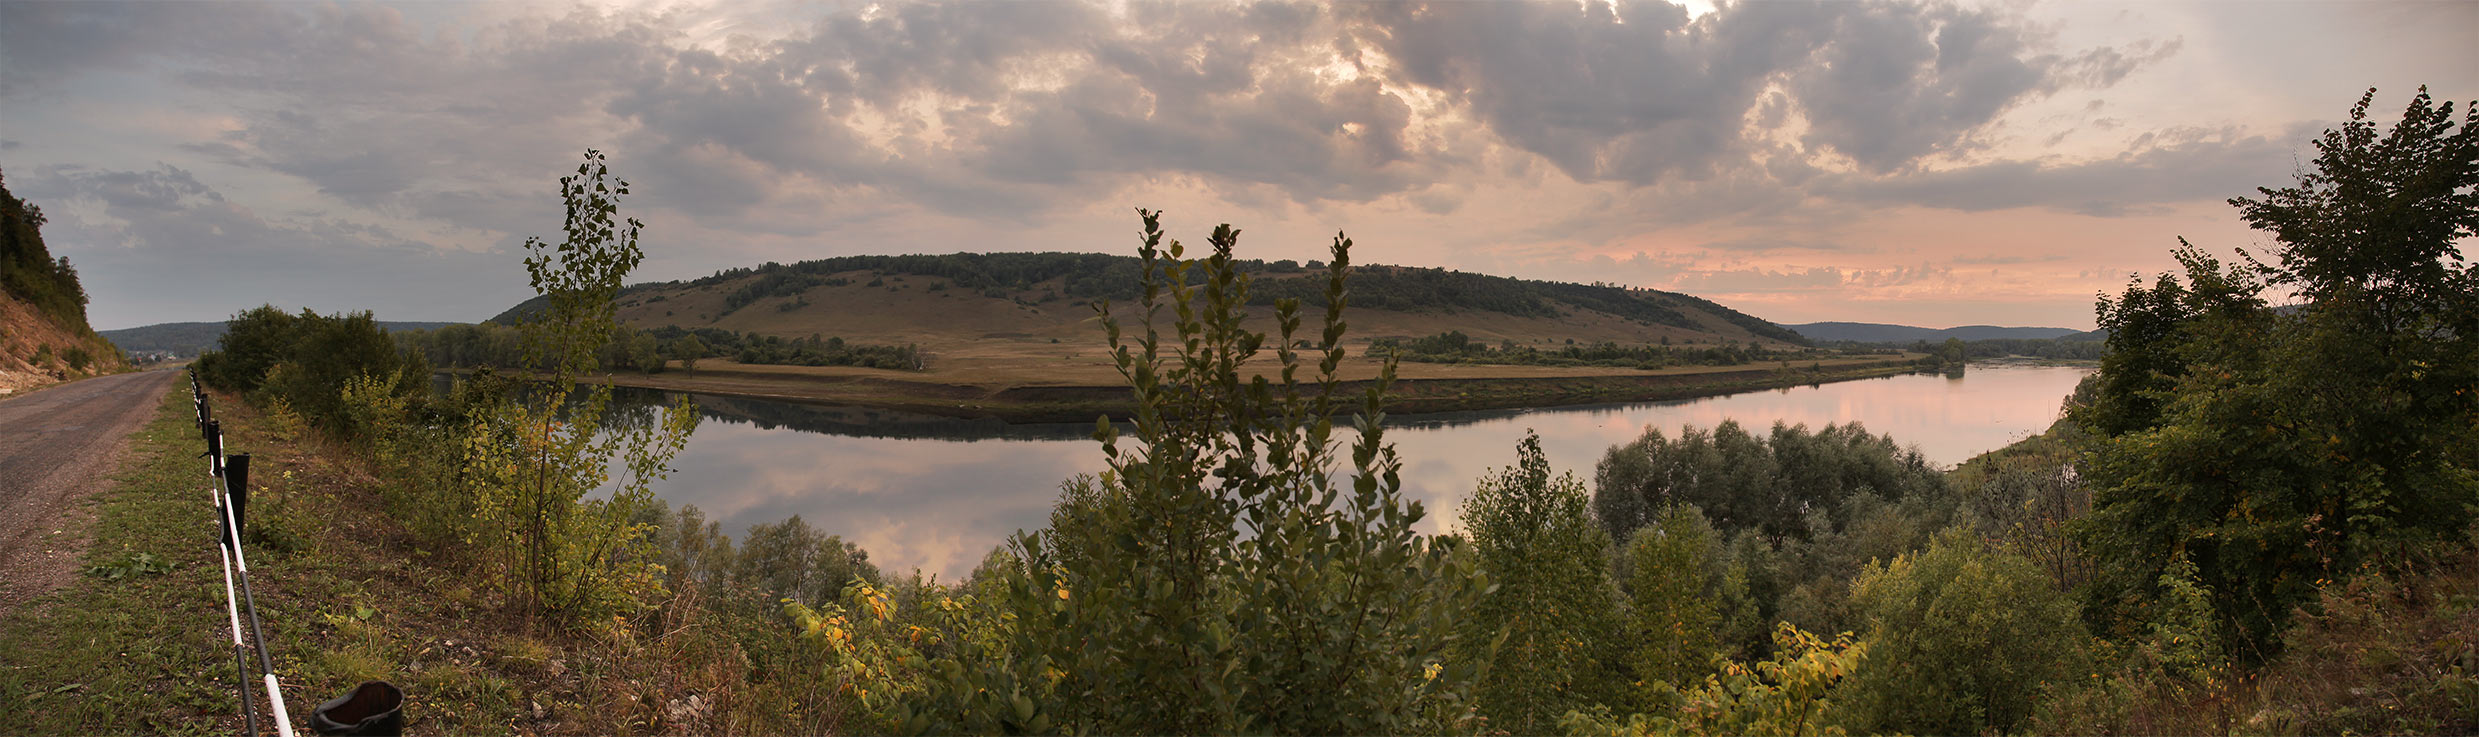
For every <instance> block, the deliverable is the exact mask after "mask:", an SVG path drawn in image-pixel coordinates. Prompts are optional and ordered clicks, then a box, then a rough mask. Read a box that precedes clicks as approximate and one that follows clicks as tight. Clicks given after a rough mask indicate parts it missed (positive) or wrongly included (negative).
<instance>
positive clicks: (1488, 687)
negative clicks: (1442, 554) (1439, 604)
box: [1459, 433, 1701, 734]
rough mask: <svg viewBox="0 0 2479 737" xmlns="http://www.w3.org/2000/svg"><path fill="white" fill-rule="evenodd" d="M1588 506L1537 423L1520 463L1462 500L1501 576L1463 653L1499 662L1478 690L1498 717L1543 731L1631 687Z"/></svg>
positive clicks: (1479, 549) (1473, 533)
mask: <svg viewBox="0 0 2479 737" xmlns="http://www.w3.org/2000/svg"><path fill="white" fill-rule="evenodd" d="M1589 506H1590V502H1589V499H1588V497H1587V496H1586V494H1585V492H1584V482H1583V481H1582V480H1579V479H1577V478H1575V476H1574V474H1563V475H1559V476H1556V477H1552V476H1551V475H1550V469H1549V461H1548V459H1547V458H1545V457H1543V456H1542V454H1541V438H1540V436H1539V435H1536V434H1530V433H1527V434H1526V435H1525V436H1524V439H1523V441H1522V442H1521V443H1520V444H1519V445H1518V446H1517V447H1516V465H1515V466H1513V467H1510V468H1507V469H1504V470H1502V471H1500V472H1499V473H1498V474H1497V475H1495V476H1491V477H1485V478H1482V479H1481V481H1480V484H1479V487H1478V488H1477V489H1475V490H1474V491H1473V492H1472V496H1471V497H1470V498H1467V499H1465V500H1464V503H1463V510H1462V523H1463V525H1462V526H1463V531H1464V534H1465V535H1466V536H1467V537H1468V538H1469V540H1470V542H1469V545H1468V547H1469V548H1470V550H1471V555H1472V557H1473V558H1474V559H1475V560H1476V561H1477V562H1478V563H1479V564H1480V570H1481V572H1482V573H1485V574H1487V575H1488V576H1489V580H1491V581H1496V582H1498V585H1497V588H1495V589H1493V590H1491V591H1489V592H1488V593H1487V594H1484V595H1482V596H1481V599H1480V601H1479V602H1478V604H1477V605H1476V606H1474V608H1473V609H1472V610H1471V612H1470V613H1469V614H1468V615H1466V618H1465V619H1464V623H1463V626H1464V633H1463V643H1462V652H1461V653H1460V654H1459V656H1460V657H1463V658H1467V659H1473V660H1482V659H1486V660H1487V661H1488V662H1489V663H1490V666H1489V670H1488V672H1487V674H1486V675H1485V676H1483V677H1482V678H1481V682H1480V685H1479V690H1478V692H1477V694H1476V695H1477V699H1478V701H1477V704H1478V706H1479V708H1480V712H1481V715H1482V716H1484V717H1487V718H1488V720H1489V726H1490V728H1492V729H1500V730H1506V731H1509V732H1513V733H1515V734H1538V733H1542V732H1545V731H1547V730H1548V729H1549V728H1550V727H1552V726H1554V725H1555V724H1556V720H1557V718H1558V717H1559V715H1562V714H1565V713H1566V712H1568V711H1570V710H1574V709H1579V708H1583V707H1585V706H1587V705H1590V704H1594V703H1608V702H1611V701H1614V700H1616V699H1617V698H1618V697H1619V696H1621V695H1623V694H1624V693H1625V692H1624V690H1623V689H1622V688H1621V686H1623V685H1624V684H1625V682H1626V679H1625V671H1624V668H1623V662H1622V661H1623V658H1622V657H1621V656H1619V655H1618V653H1619V652H1620V651H1621V649H1622V648H1621V646H1620V644H1619V643H1620V642H1621V637H1620V633H1619V631H1618V630H1619V622H1618V620H1619V618H1620V616H1621V614H1622V606H1621V605H1620V603H1619V601H1618V592H1617V591H1616V590H1615V588H1614V587H1613V586H1612V585H1611V583H1610V579H1609V572H1608V571H1609V561H1610V540H1609V536H1608V533H1604V532H1602V531H1601V526H1600V525H1599V524H1596V523H1595V522H1594V521H1593V519H1592V512H1591V510H1590V508H1589ZM1699 593H1701V592H1699ZM1493 649H1494V651H1495V653H1496V654H1495V657H1491V654H1490V652H1491V651H1492V650H1493Z"/></svg>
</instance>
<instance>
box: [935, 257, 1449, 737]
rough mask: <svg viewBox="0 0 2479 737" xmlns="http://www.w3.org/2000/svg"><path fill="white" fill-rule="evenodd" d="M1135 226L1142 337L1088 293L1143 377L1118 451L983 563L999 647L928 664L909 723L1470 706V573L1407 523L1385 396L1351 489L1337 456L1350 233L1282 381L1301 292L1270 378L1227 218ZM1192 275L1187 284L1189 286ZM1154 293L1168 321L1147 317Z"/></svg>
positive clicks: (1029, 725) (1340, 727)
mask: <svg viewBox="0 0 2479 737" xmlns="http://www.w3.org/2000/svg"><path fill="white" fill-rule="evenodd" d="M1141 214H1142V215H1143V217H1144V222H1145V239H1144V245H1143V247H1142V248H1141V249H1140V251H1139V253H1140V254H1141V262H1142V264H1143V269H1144V272H1143V273H1144V278H1143V286H1144V289H1143V297H1142V298H1141V300H1140V301H1139V309H1140V311H1141V314H1142V315H1143V317H1144V321H1143V328H1144V330H1143V334H1142V336H1141V337H1137V338H1134V339H1130V337H1129V336H1127V335H1126V334H1125V333H1124V332H1123V325H1122V323H1121V320H1120V316H1119V314H1117V313H1114V312H1112V311H1111V310H1110V309H1109V308H1108V306H1107V305H1105V306H1103V307H1102V308H1100V310H1099V311H1100V312H1101V316H1102V321H1103V325H1104V327H1105V329H1106V330H1107V332H1108V334H1109V336H1110V341H1111V344H1112V348H1113V353H1114V355H1115V356H1116V361H1117V365H1118V367H1119V370H1120V372H1121V375H1122V376H1124V377H1126V378H1127V380H1128V382H1129V384H1130V387H1131V388H1132V389H1133V391H1134V392H1135V395H1136V411H1135V420H1134V422H1133V428H1132V429H1131V430H1130V433H1131V435H1132V436H1133V438H1132V439H1133V440H1134V441H1135V443H1134V444H1133V445H1132V446H1123V445H1122V443H1121V439H1120V437H1119V435H1118V433H1117V431H1116V430H1115V428H1114V427H1113V426H1112V425H1110V424H1109V423H1101V424H1100V425H1099V429H1098V430H1097V435H1098V436H1099V438H1100V439H1101V440H1102V441H1103V451H1104V453H1105V455H1107V456H1108V457H1109V464H1110V468H1109V470H1108V471H1105V472H1104V473H1103V474H1102V475H1101V476H1100V477H1098V478H1097V479H1093V480H1091V481H1090V482H1088V483H1086V484H1083V485H1082V486H1081V487H1079V486H1077V485H1071V487H1070V491H1069V493H1067V494H1065V495H1063V499H1062V501H1061V504H1060V513H1059V514H1058V515H1056V516H1054V521H1053V524H1052V526H1051V528H1050V529H1049V530H1047V531H1044V532H1041V533H1034V534H1028V535H1025V536H1022V537H1020V538H1018V540H1017V541H1016V543H1015V544H1014V546H1013V547H1014V552H1015V555H1016V559H1017V562H1016V563H1015V564H1014V565H1009V566H1006V567H1005V568H1003V569H1002V570H1001V571H998V572H996V575H997V576H998V577H999V578H1000V583H999V584H998V586H999V588H1001V589H1002V590H1003V591H1004V592H1005V595H1006V597H1007V601H1006V602H1005V603H1004V604H1003V605H1002V611H1003V612H1005V614H1004V615H1003V616H1006V617H1012V625H1011V644H1010V645H1009V646H1008V647H1007V648H1006V650H1005V652H1000V653H985V654H984V656H985V657H984V659H978V660H975V661H972V662H962V663H954V664H952V665H949V664H946V663H940V664H938V666H937V667H935V668H932V669H931V670H932V671H934V673H935V674H934V676H933V677H932V678H931V679H930V680H929V682H928V690H927V691H925V694H924V696H923V698H922V700H921V701H920V702H919V703H918V704H915V705H909V706H907V707H905V709H904V710H903V711H901V712H899V714H898V716H899V718H898V719H896V720H895V721H896V722H897V723H899V724H903V725H905V727H906V728H907V729H908V730H910V729H935V730H956V731H969V732H999V731H1009V732H1016V731H1030V730H1034V729H1043V730H1044V731H1048V730H1063V731H1073V732H1115V733H1230V732H1242V731H1251V732H1286V733H1321V734H1366V733H1405V732H1413V731H1430V730H1439V729H1447V728H1449V727H1448V726H1447V725H1449V724H1460V723H1465V722H1464V720H1465V719H1466V718H1467V717H1468V714H1469V708H1470V707H1469V706H1468V704H1469V700H1468V698H1469V697H1468V692H1469V684H1470V683H1471V682H1472V681H1473V679H1474V678H1475V676H1477V675H1478V673H1477V672H1476V670H1477V669H1476V668H1475V667H1474V666H1472V665H1471V664H1468V663H1459V662H1452V661H1451V659H1450V658H1449V657H1448V656H1449V653H1450V650H1451V648H1452V647H1453V646H1454V645H1455V642H1456V637H1455V630H1456V627H1455V624H1454V623H1455V620H1456V619H1457V618H1458V617H1459V616H1460V615H1461V614H1462V613H1463V612H1465V611H1467V610H1469V609H1470V607H1471V606H1472V605H1473V604H1474V603H1475V597H1477V596H1478V595H1479V594H1480V593H1481V592H1482V591H1483V590H1484V587H1483V586H1482V585H1481V584H1480V581H1481V579H1480V577H1479V576H1478V575H1477V574H1475V573H1473V572H1471V571H1470V570H1468V568H1469V564H1468V563H1464V562H1460V561H1458V560H1457V556H1454V555H1452V551H1453V548H1452V546H1450V545H1448V544H1445V543H1444V542H1443V541H1438V540H1432V539H1429V538H1427V537H1425V536H1422V535H1420V534H1419V533H1417V532H1415V528H1414V525H1415V524H1416V523H1417V522H1419V520H1420V519H1421V518H1422V517H1423V516H1424V513H1423V511H1422V510H1421V508H1420V505H1419V504H1418V503H1417V502H1411V501H1407V500H1404V499H1402V498H1401V496H1400V492H1399V488H1398V485H1397V483H1398V482H1397V477H1396V473H1397V468H1398V467H1399V463H1400V462H1399V461H1398V460H1396V458H1395V456H1394V453H1393V451H1392V449H1391V447H1390V446H1388V445H1387V444H1386V443H1385V441H1384V428H1385V424H1384V415H1383V413H1382V412H1381V411H1380V409H1379V408H1380V406H1381V401H1382V399H1383V392H1384V391H1385V389H1386V387H1387V386H1388V385H1390V384H1391V383H1392V379H1393V367H1392V365H1391V363H1390V364H1388V365H1387V366H1386V367H1385V368H1384V369H1382V370H1381V373H1380V377H1379V379H1378V380H1377V381H1376V382H1375V383H1374V385H1373V386H1372V387H1371V389H1370V390H1369V391H1368V392H1367V393H1366V394H1365V395H1364V396H1363V397H1362V398H1361V401H1360V407H1361V415H1360V419H1359V423H1358V424H1359V429H1360V438H1359V440H1358V442H1357V443H1355V444H1354V445H1353V446H1352V451H1351V459H1352V460H1351V465H1352V469H1353V472H1352V476H1351V478H1350V481H1349V487H1348V488H1342V487H1338V486H1337V485H1336V484H1337V478H1336V476H1335V475H1334V474H1333V473H1331V472H1330V471H1331V467H1332V464H1333V463H1334V461H1335V457H1334V453H1335V451H1336V448H1335V447H1333V444H1332V442H1331V441H1330V437H1331V432H1332V420H1331V419H1330V418H1331V417H1332V416H1333V415H1334V414H1335V413H1336V411H1339V410H1341V409H1342V408H1343V406H1344V404H1343V402H1342V394H1341V382H1340V380H1339V378H1338V377H1337V376H1336V374H1337V373H1338V371H1339V369H1340V366H1341V363H1342V360H1343V349H1342V348H1341V347H1340V344H1341V338H1342V336H1343V331H1344V323H1343V319H1342V308H1343V306H1344V304H1345V303H1346V301H1347V297H1346V294H1347V292H1346V289H1345V279H1346V277H1347V275H1348V274H1349V266H1348V263H1349V261H1348V255H1347V254H1348V249H1349V247H1350V241H1349V240H1347V239H1344V238H1342V237H1340V236H1337V237H1336V239H1335V243H1334V255H1335V262H1334V266H1333V267H1332V268H1331V269H1329V271H1328V272H1327V287H1326V297H1327V300H1326V301H1327V304H1328V308H1327V310H1326V316H1325V321H1324V329H1323V335H1324V338H1325V340H1324V345H1327V346H1332V347H1330V348H1328V349H1326V350H1325V351H1324V354H1323V356H1322V357H1321V358H1320V359H1319V360H1317V362H1316V374H1315V376H1316V378H1315V383H1314V384H1313V385H1303V384H1302V383H1300V382H1298V381H1296V380H1295V377H1296V376H1297V375H1298V370H1299V369H1300V368H1302V367H1303V365H1304V363H1305V362H1306V360H1305V359H1304V357H1303V356H1302V355H1300V354H1298V353H1296V352H1294V351H1293V350H1292V348H1291V347H1290V346H1292V345H1293V344H1294V341H1293V339H1292V338H1293V334H1294V333H1295V332H1296V330H1297V329H1298V327H1299V325H1300V317H1299V303H1298V302H1297V301H1296V300H1283V301H1281V302H1280V303H1278V304H1277V305H1276V308H1275V312H1276V321H1277V323H1278V324H1279V325H1280V330H1281V336H1280V340H1279V342H1276V343H1274V346H1276V355H1275V359H1276V363H1275V364H1274V365H1275V366H1278V367H1280V369H1281V371H1280V373H1279V375H1280V376H1281V377H1282V378H1281V380H1280V381H1279V382H1276V381H1271V380H1268V379H1266V378H1263V377H1257V378H1242V376H1243V375H1242V374H1241V373H1240V371H1239V370H1238V367H1239V366H1240V365H1241V364H1242V362H1243V361H1246V360H1247V359H1249V358H1250V357H1252V356H1255V355H1256V354H1258V353H1259V349H1260V348H1261V347H1262V346H1264V345H1265V344H1266V337H1265V336H1264V335H1263V334H1259V333H1253V332H1250V331H1247V330H1244V329H1242V328H1241V327H1240V325H1241V322H1242V320H1243V319H1244V318H1245V316H1246V311H1245V309H1244V308H1245V306H1246V305H1247V303H1248V301H1249V297H1248V285H1249V281H1248V278H1247V277H1246V276H1244V275H1243V274H1241V273H1240V272H1239V270H1238V269H1236V268H1235V267H1234V263H1233V261H1232V257H1231V249H1232V246H1233V245H1234V244H1235V243H1236V241H1237V239H1238V232H1237V231H1235V230H1232V229H1231V228H1230V227H1228V226H1223V227H1220V228H1217V229H1216V230H1215V231H1214V235H1213V245H1214V253H1213V255H1212V256H1210V257H1208V258H1206V259H1203V260H1201V261H1191V260H1187V259H1185V258H1183V257H1182V248H1181V247H1180V245H1179V244H1178V243H1176V242H1173V243H1172V244H1170V246H1169V249H1168V254H1167V257H1165V255H1164V254H1163V252H1162V251H1161V250H1160V247H1161V245H1162V239H1163V236H1162V232H1161V230H1160V227H1159V220H1158V217H1157V216H1156V215H1155V214H1154V213H1151V212H1143V213H1141ZM1192 284H1193V285H1195V286H1191V285H1192ZM1165 308H1167V309H1168V310H1169V311H1170V312H1171V313H1172V315H1171V316H1172V317H1173V326H1174V328H1175V330H1176V336H1175V337H1172V338H1167V339H1166V338H1165V337H1164V336H1162V335H1160V334H1159V333H1157V332H1156V328H1155V324H1156V323H1155V319H1156V318H1157V317H1158V316H1160V315H1161V313H1162V311H1163V310H1164V309H1165Z"/></svg>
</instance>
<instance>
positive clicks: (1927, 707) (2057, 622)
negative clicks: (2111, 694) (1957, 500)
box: [1846, 534, 2090, 734]
mask: <svg viewBox="0 0 2479 737" xmlns="http://www.w3.org/2000/svg"><path fill="white" fill-rule="evenodd" d="M1852 590H1853V598H1854V604H1855V605H1856V606H1857V607H1858V609H1859V610H1860V611H1861V612H1862V613H1864V614H1865V616H1866V617H1867V620H1868V622H1869V628H1868V635H1867V639H1868V642H1869V658H1868V665H1867V667H1865V668H1861V669H1860V670H1859V673H1858V675H1857V676H1855V678H1854V682H1853V683H1852V684H1851V685H1850V691H1851V693H1850V694H1849V700H1848V701H1847V702H1846V703H1848V705H1849V711H1848V712H1847V719H1848V722H1847V725H1848V726H1850V727H1852V728H1854V729H1861V730H1865V731H1871V732H1904V733H1911V734H1984V733H1991V732H1996V733H2005V732H2012V731H2015V730H2016V729H2018V728H2019V727H2020V726H2021V725H2022V724H2023V723H2024V721H2025V719H2026V718H2027V717H2029V716H2030V714H2031V712H2032V709H2033V706H2034V705H2035V704H2036V703H2037V702H2038V700H2039V699H2040V697H2042V696H2043V695H2044V694H2045V693H2046V692H2048V691H2050V690H2051V689H2054V688H2057V687H2059V686H2062V685H2064V684H2067V683H2072V682H2074V681H2075V680H2076V676H2078V675H2081V674H2082V673H2084V672H2085V670H2086V668H2085V667H2084V665H2085V664H2084V662H2083V661H2082V658H2083V653H2084V648H2085V647H2086V643H2087V642H2088V641H2089V639H2090V637H2089V636H2088V635H2086V634H2084V631H2083V625H2082V622H2081V620H2080V619H2078V618H2077V616H2078V614H2077V610H2076V608H2075V606H2074V604H2073V602H2072V601H2070V600H2068V599H2067V598H2066V596H2065V594H2063V593H2061V592H2059V591H2058V590H2057V589H2055V588H2053V587H2051V586H2050V584H2049V580H2048V578H2047V577H2046V576H2044V575H2042V574H2041V572H2040V570H2039V568H2038V567H2036V566H2034V565H2032V563H2031V561H2028V560H2025V559H2023V558H2022V557H2020V556H2016V555H2013V554H2010V553H2006V552H2003V551H1996V550H1990V549H1989V548H1988V547H1987V546H1986V545H1985V544H1983V543H1982V542H1981V541H1979V540H1978V539H1977V538H1973V537H1970V536H1968V535H1963V534H1946V535H1941V536H1939V537H1938V538H1937V540H1936V541H1935V542H1934V543H1931V544H1930V545H1929V547H1928V549H1927V550H1926V551H1923V552H1920V553H1916V554H1911V555H1904V556H1902V557H1899V558H1895V559H1893V561H1892V562H1889V563H1884V564H1879V565H1871V566H1869V567H1868V569H1867V570H1866V571H1865V572H1863V573H1861V574H1860V576H1859V579H1858V580H1857V581H1856V582H1854V583H1853V584H1852Z"/></svg>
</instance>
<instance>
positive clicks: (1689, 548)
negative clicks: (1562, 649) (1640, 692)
mask: <svg viewBox="0 0 2479 737" xmlns="http://www.w3.org/2000/svg"><path fill="white" fill-rule="evenodd" d="M1719 548H1720V541H1719V540H1718V539H1717V538H1716V536H1715V534H1714V532H1713V526H1712V524H1711V523H1709V522H1706V521H1705V519H1704V514H1703V513H1702V512H1699V511H1697V510H1696V508H1694V507H1691V506H1685V505H1678V506H1673V507H1671V508H1669V509H1668V510H1666V511H1664V512H1663V513H1662V514H1661V516H1660V517H1658V518H1656V521H1655V523H1654V524H1653V526H1651V527H1646V528H1643V529H1641V530H1637V531H1636V534H1635V537H1634V538H1632V539H1629V540H1628V541H1627V551H1626V562H1627V565H1626V569H1627V571H1626V574H1625V575H1626V580H1627V590H1628V595H1629V601H1630V602H1632V603H1633V604H1634V607H1633V612H1632V613H1633V615H1634V618H1635V623H1634V624H1635V626H1634V627H1633V629H1632V631H1630V632H1629V634H1630V635H1632V636H1633V638H1634V640H1635V643H1636V645H1635V652H1634V663H1635V672H1636V677H1637V678H1640V679H1642V681H1643V684H1644V695H1645V696H1646V704H1647V705H1648V706H1650V707H1652V708H1653V709H1654V711H1656V712H1657V713H1667V712H1670V711H1672V710H1674V709H1676V708H1677V707H1678V704H1677V703H1676V698H1677V696H1676V694H1677V693H1678V692H1679V691H1681V690H1684V689H1688V688H1692V687H1694V686H1695V684H1697V683H1699V682H1702V681H1703V680H1704V677H1705V676H1706V675H1707V674H1710V673H1712V671H1713V663H1714V660H1715V659H1716V658H1718V657H1720V656H1721V655H1722V650H1721V643H1720V639H1719V636H1718V631H1719V629H1720V627H1721V612H1720V611H1719V610H1718V609H1717V608H1716V607H1715V606H1714V605H1715V604H1716V603H1717V602H1716V600H1715V597H1712V596H1711V595H1709V594H1708V593H1707V592H1708V591H1713V590H1716V589H1719V588H1721V586H1722V581H1721V578H1722V575H1723V573H1722V568H1721V561H1720V560H1719V556H1718V555H1717V553H1718V552H1719Z"/></svg>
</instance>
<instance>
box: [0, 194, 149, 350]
mask: <svg viewBox="0 0 2479 737" xmlns="http://www.w3.org/2000/svg"><path fill="white" fill-rule="evenodd" d="M43 222H44V219H43V209H42V208H39V207H36V206H34V205H33V204H32V203H28V202H25V201H23V200H19V199H17V197H16V196H15V195H11V194H9V190H8V186H7V185H6V184H4V183H0V395H5V394H13V393H16V392H21V391H25V390H28V389H32V388H35V387H39V386H43V385H45V384H50V383H53V382H56V381H61V380H64V379H71V378H77V377H80V376H92V375H95V374H99V373H107V372H111V371H117V370H120V369H123V368H127V367H128V362H127V361H126V360H124V359H123V358H122V356H121V354H120V351H118V350H115V349H114V348H113V347H112V344H111V343H109V342H106V341H104V339H103V338H102V337H101V336H98V335H96V334H95V331H94V329H93V328H91V327H88V326H87V324H86V288H85V287H84V286H82V285H80V284H79V283H78V278H77V269H75V268H72V267H71V266H70V265H69V259H67V258H58V257H54V256H52V253H51V250H50V249H49V248H46V247H45V246H44V245H43V234H42V227H43Z"/></svg>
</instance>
